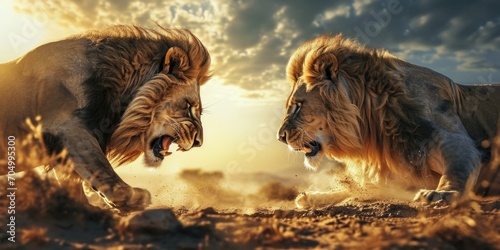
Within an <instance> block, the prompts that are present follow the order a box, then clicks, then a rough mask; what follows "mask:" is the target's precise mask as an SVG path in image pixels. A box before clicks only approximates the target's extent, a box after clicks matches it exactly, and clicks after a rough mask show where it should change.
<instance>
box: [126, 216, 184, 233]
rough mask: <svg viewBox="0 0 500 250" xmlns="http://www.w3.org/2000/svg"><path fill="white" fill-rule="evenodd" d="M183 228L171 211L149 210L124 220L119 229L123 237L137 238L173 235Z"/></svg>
mask: <svg viewBox="0 0 500 250" xmlns="http://www.w3.org/2000/svg"><path fill="white" fill-rule="evenodd" d="M181 228H182V224H181V223H180V222H179V220H177V217H175V214H174V213H173V212H172V210H171V209H149V210H145V211H141V212H137V213H133V214H131V215H129V216H127V217H124V218H122V219H121V220H120V223H119V225H118V228H117V229H118V232H119V233H120V235H121V236H136V235H138V234H148V235H159V234H164V233H173V232H176V231H177V230H179V229H181Z"/></svg>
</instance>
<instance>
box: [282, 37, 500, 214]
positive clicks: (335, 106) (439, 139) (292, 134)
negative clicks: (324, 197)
mask: <svg viewBox="0 0 500 250" xmlns="http://www.w3.org/2000/svg"><path fill="white" fill-rule="evenodd" d="M287 78H288V81H289V82H290V83H291V84H292V91H291V93H290V95H289V97H288V100H287V102H286V115H285V117H284V119H283V122H282V124H281V127H280V128H279V131H278V139H279V140H280V141H281V142H283V143H285V144H287V145H288V147H289V148H290V149H291V150H294V151H302V152H304V153H305V165H306V167H308V168H311V169H317V168H318V166H319V165H320V163H321V162H322V160H323V159H324V158H325V156H326V157H329V158H332V159H334V160H335V161H337V162H339V163H341V165H342V166H344V167H345V171H346V173H348V175H349V178H350V179H351V180H354V182H355V183H357V184H359V186H361V187H373V186H379V187H380V186H385V187H389V188H394V187H395V186H400V187H403V188H405V190H414V192H416V195H414V199H415V200H416V201H421V202H424V203H433V204H435V203H436V202H440V203H443V202H445V203H444V204H450V203H451V202H453V201H458V200H461V199H462V198H466V197H467V196H468V195H467V194H468V193H469V191H470V190H471V188H472V186H474V184H475V183H476V180H477V176H478V174H479V172H480V169H481V165H482V163H485V162H488V161H489V159H490V151H491V150H490V147H489V146H488V145H490V143H489V142H490V140H491V139H492V138H493V137H494V136H495V133H496V129H497V127H496V124H497V121H498V119H499V111H500V85H494V84H484V85H474V86H466V85H459V84H457V83H455V82H453V81H452V80H451V79H449V78H447V77H446V76H443V75H441V74H439V73H437V72H435V71H433V70H431V69H428V68H424V67H421V66H417V65H414V64H411V63H408V62H406V61H403V60H401V59H399V58H396V57H395V56H393V55H391V54H390V53H389V52H387V51H385V50H382V49H372V48H367V47H365V46H363V45H360V44H359V43H357V42H356V41H354V40H352V39H349V38H344V37H343V36H342V34H338V35H321V36H319V37H316V38H314V39H312V40H310V41H308V42H306V43H304V44H303V45H301V46H300V47H299V48H298V49H297V50H296V51H295V52H294V53H293V55H292V56H291V58H290V60H289V62H288V65H287ZM396 184H397V185H396ZM414 194H415V193H414ZM342 195H346V194H345V193H343V194H341V196H342ZM306 196H307V194H305V195H304V194H303V195H301V196H300V197H298V202H297V204H300V203H301V202H302V205H304V206H307V203H308V202H309V201H308V199H313V198H312V197H306ZM309 203H310V202H309ZM312 203H314V202H312ZM299 206H300V205H299Z"/></svg>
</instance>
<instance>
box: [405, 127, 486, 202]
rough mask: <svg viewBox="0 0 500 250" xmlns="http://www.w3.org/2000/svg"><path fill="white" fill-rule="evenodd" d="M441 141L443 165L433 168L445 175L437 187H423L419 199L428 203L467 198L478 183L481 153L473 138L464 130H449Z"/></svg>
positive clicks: (417, 199)
mask: <svg viewBox="0 0 500 250" xmlns="http://www.w3.org/2000/svg"><path fill="white" fill-rule="evenodd" d="M439 138H443V139H442V140H441V141H440V143H438V149H439V150H438V151H437V152H440V153H441V155H440V156H436V155H431V157H441V158H442V161H443V163H444V164H443V166H434V167H433V169H434V170H437V171H438V172H439V173H440V174H441V179H440V180H439V184H438V186H437V188H436V190H426V189H422V190H420V191H419V192H418V193H417V194H416V196H415V199H414V200H415V201H422V202H426V203H434V202H439V203H443V202H444V203H446V204H451V203H452V202H453V201H455V200H457V199H461V198H464V196H466V195H467V194H468V192H469V191H470V190H471V188H472V186H473V185H474V184H475V182H476V179H477V175H478V173H479V170H480V167H481V165H480V153H479V151H478V150H477V149H476V147H475V146H474V143H473V141H472V139H471V138H469V137H468V136H466V135H465V134H461V133H447V134H444V135H442V136H441V137H439Z"/></svg>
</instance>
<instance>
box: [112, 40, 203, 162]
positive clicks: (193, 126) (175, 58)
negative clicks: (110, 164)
mask: <svg viewBox="0 0 500 250" xmlns="http://www.w3.org/2000/svg"><path fill="white" fill-rule="evenodd" d="M193 61H194V60H192V59H190V58H189V56H188V54H187V53H186V52H185V51H184V50H183V49H181V48H178V47H172V48H170V49H169V50H168V51H167V53H166V55H165V62H164V67H163V70H162V71H161V72H160V73H158V74H156V75H155V76H153V77H152V78H151V79H150V80H149V81H147V82H146V83H144V85H143V86H141V87H140V88H139V90H138V91H137V93H136V94H135V97H134V99H133V100H132V102H131V103H130V104H129V105H128V107H127V109H126V111H125V113H124V114H123V117H122V120H121V122H120V124H119V126H118V128H117V129H116V130H115V132H114V133H113V136H112V138H111V142H110V145H109V148H110V149H111V150H110V153H109V155H110V157H111V158H112V159H114V160H115V161H117V162H118V163H119V164H123V163H126V162H131V161H133V160H135V159H137V157H139V155H141V154H142V153H144V160H145V163H146V165H147V166H150V167H158V166H160V164H161V162H162V160H163V159H164V158H165V156H169V155H170V154H172V152H171V145H172V143H176V144H177V145H178V149H177V151H188V150H190V149H191V148H193V147H199V146H201V144H202V143H203V128H202V125H201V119H200V116H201V112H202V105H201V99H200V85H201V84H203V83H204V82H205V81H207V80H208V78H209V75H208V73H207V72H206V70H205V69H203V70H200V68H199V67H198V68H197V67H196V65H193Z"/></svg>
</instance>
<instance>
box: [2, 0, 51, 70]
mask: <svg viewBox="0 0 500 250" xmlns="http://www.w3.org/2000/svg"><path fill="white" fill-rule="evenodd" d="M13 5H14V1H13V0H3V1H1V2H0V16H1V17H2V20H3V21H2V22H0V63H3V62H8V61H11V60H13V59H15V58H17V57H20V56H21V55H23V54H25V53H26V52H28V51H29V50H30V49H32V48H33V47H35V46H36V45H38V44H39V43H40V41H41V39H42V37H43V34H44V30H45V29H44V20H43V19H41V18H37V17H33V16H28V15H25V14H21V13H18V12H16V11H15V10H14V7H13Z"/></svg>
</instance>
